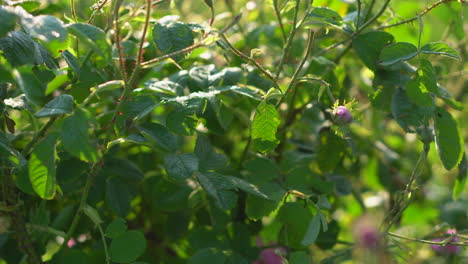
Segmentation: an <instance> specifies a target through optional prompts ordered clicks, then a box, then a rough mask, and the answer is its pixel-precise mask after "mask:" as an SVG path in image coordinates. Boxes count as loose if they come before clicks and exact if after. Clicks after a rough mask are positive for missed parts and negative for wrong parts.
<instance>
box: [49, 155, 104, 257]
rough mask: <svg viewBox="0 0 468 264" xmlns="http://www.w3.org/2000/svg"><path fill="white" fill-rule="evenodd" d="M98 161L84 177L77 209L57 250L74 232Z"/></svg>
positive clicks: (61, 247)
mask: <svg viewBox="0 0 468 264" xmlns="http://www.w3.org/2000/svg"><path fill="white" fill-rule="evenodd" d="M98 164H99V163H94V164H93V165H92V167H91V169H90V171H89V173H88V176H87V178H86V183H85V186H84V189H83V193H82V195H81V199H80V205H79V207H78V209H77V210H76V213H75V216H74V217H73V220H72V223H71V225H70V228H69V229H68V231H67V235H66V236H65V239H64V242H63V244H62V245H61V246H60V248H59V250H58V251H60V250H62V249H63V247H64V246H65V245H66V244H67V242H68V240H70V238H71V237H72V235H73V233H74V232H75V230H76V228H77V227H78V223H79V222H80V218H81V214H82V213H83V208H84V206H85V205H86V201H87V200H88V196H89V190H90V189H91V185H92V182H93V178H94V175H95V174H96V172H97V167H98Z"/></svg>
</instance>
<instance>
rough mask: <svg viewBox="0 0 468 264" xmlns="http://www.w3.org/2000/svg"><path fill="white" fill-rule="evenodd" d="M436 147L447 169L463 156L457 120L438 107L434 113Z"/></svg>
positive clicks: (457, 162) (456, 163) (462, 144)
mask: <svg viewBox="0 0 468 264" xmlns="http://www.w3.org/2000/svg"><path fill="white" fill-rule="evenodd" d="M434 121H435V122H434V129H435V142H436V149H437V152H438V154H439V158H440V160H441V161H442V164H443V165H444V167H445V168H446V169H447V170H451V169H453V168H454V167H455V166H457V165H458V164H459V163H460V161H461V160H462V158H463V151H464V149H463V148H464V147H463V146H464V143H463V137H462V135H461V133H460V129H459V127H458V123H457V121H456V120H455V119H454V118H453V117H452V115H451V114H450V113H449V112H447V111H446V110H445V109H443V108H440V107H438V108H437V109H436V112H435V115H434Z"/></svg>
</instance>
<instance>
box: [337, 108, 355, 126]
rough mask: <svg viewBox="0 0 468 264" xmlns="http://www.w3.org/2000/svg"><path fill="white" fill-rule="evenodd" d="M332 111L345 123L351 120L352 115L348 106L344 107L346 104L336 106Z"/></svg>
mask: <svg viewBox="0 0 468 264" xmlns="http://www.w3.org/2000/svg"><path fill="white" fill-rule="evenodd" d="M333 113H334V114H335V116H338V117H339V118H341V120H343V121H344V122H345V123H347V124H348V123H350V122H351V121H352V120H353V116H352V115H351V112H350V111H349V110H348V108H346V106H343V105H340V106H338V107H337V108H336V109H335V111H333Z"/></svg>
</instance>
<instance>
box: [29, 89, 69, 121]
mask: <svg viewBox="0 0 468 264" xmlns="http://www.w3.org/2000/svg"><path fill="white" fill-rule="evenodd" d="M73 103H74V102H73V96H71V95H69V94H62V95H59V96H57V97H55V98H54V99H52V100H51V101H50V102H48V103H47V104H46V105H45V106H44V107H43V108H42V109H41V110H39V111H37V112H36V114H35V116H36V117H39V118H41V117H51V116H58V115H64V114H70V113H71V112H72V111H73Z"/></svg>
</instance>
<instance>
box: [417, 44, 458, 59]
mask: <svg viewBox="0 0 468 264" xmlns="http://www.w3.org/2000/svg"><path fill="white" fill-rule="evenodd" d="M421 53H426V54H436V55H443V56H447V57H450V58H454V59H458V60H461V58H460V56H459V55H458V52H457V51H456V50H454V49H453V48H451V47H450V46H449V45H447V44H446V43H444V42H431V43H428V44H426V45H424V46H423V47H422V48H421Z"/></svg>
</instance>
